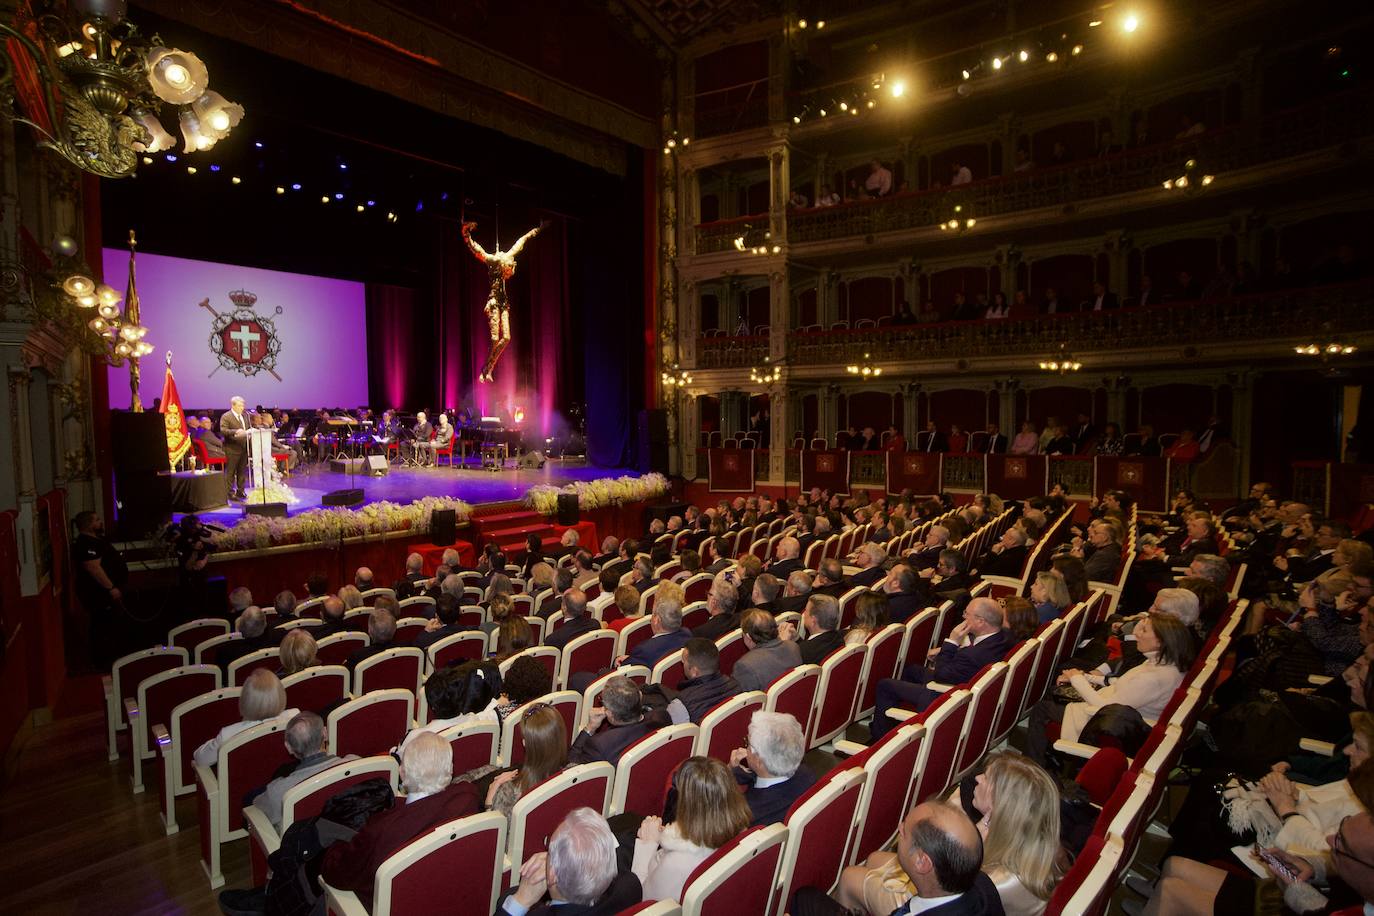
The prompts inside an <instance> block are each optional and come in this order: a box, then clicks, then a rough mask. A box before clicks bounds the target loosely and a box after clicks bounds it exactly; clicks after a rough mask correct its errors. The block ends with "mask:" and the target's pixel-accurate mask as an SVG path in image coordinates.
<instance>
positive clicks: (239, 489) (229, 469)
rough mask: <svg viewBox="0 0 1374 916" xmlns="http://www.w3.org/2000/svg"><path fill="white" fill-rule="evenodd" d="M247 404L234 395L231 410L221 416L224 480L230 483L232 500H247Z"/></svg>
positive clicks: (220, 432)
mask: <svg viewBox="0 0 1374 916" xmlns="http://www.w3.org/2000/svg"><path fill="white" fill-rule="evenodd" d="M246 406H247V404H246V402H245V401H244V400H243V398H241V397H239V396H238V395H234V396H233V397H232V398H230V399H229V409H228V410H226V411H225V412H224V413H222V414H220V418H219V435H220V438H221V439H223V440H224V478H225V480H227V481H228V483H229V498H230V499H247V498H248V488H247V487H246V486H245V485H244V484H245V482H246V479H247V476H248V416H247V414H245V413H244V409H245V408H246Z"/></svg>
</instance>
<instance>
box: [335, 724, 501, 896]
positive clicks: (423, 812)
mask: <svg viewBox="0 0 1374 916" xmlns="http://www.w3.org/2000/svg"><path fill="white" fill-rule="evenodd" d="M401 782H402V784H403V785H404V786H405V790H406V796H405V798H398V799H397V800H396V803H395V804H394V805H392V806H391V807H390V808H388V809H386V810H385V811H379V812H377V813H376V814H374V815H372V816H371V817H370V818H368V820H367V823H366V824H364V825H363V829H361V830H359V831H358V832H357V834H356V835H355V836H354V837H353V839H351V840H349V841H347V842H344V841H342V840H340V841H339V842H336V843H334V844H333V845H332V846H330V847H329V849H328V851H326V852H325V854H324V859H323V861H322V863H321V865H320V877H321V878H323V879H324V880H325V881H327V882H328V883H329V885H330V886H331V887H337V888H340V889H342V890H349V891H353V892H354V893H356V894H357V895H358V898H359V899H360V900H361V901H362V904H363V906H364V907H366V908H367V909H368V910H371V909H372V890H373V884H374V882H375V881H376V878H377V869H378V867H379V866H380V865H381V864H382V863H383V862H385V861H386V860H387V858H388V857H389V856H391V854H392V853H394V852H396V851H397V850H398V849H400V848H401V847H402V846H404V845H406V844H407V843H409V842H410V841H411V840H413V839H415V838H416V837H418V836H420V835H421V834H424V833H428V832H429V831H430V830H431V829H433V828H434V827H437V826H439V825H440V824H446V823H448V822H449V821H452V820H457V819H458V818H460V817H466V816H467V815H469V814H476V813H477V812H479V811H481V810H482V804H481V799H480V798H479V797H478V795H477V792H476V791H475V790H474V789H473V787H472V783H470V782H453V751H452V749H451V748H450V747H449V744H448V742H447V741H445V740H444V739H443V738H440V737H439V736H438V735H436V734H435V733H433V732H421V733H420V734H417V735H416V736H415V737H414V738H412V739H411V740H410V743H409V744H407V745H406V749H405V753H404V754H402V755H401ZM450 783H452V784H451V785H450Z"/></svg>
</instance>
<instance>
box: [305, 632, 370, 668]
mask: <svg viewBox="0 0 1374 916" xmlns="http://www.w3.org/2000/svg"><path fill="white" fill-rule="evenodd" d="M367 644H368V638H367V634H366V633H335V634H334V635H333V636H326V637H325V638H324V639H321V640H320V641H319V642H317V643H316V644H315V660H316V661H318V662H319V663H320V664H321V665H342V664H343V663H344V662H346V661H348V658H349V656H350V655H352V654H353V653H354V652H357V651H358V650H359V649H361V648H363V647H364V646H366V645H367Z"/></svg>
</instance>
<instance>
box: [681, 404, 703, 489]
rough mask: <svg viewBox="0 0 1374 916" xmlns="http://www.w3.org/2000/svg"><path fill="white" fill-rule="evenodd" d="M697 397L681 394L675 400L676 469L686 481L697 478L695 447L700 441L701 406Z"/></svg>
mask: <svg viewBox="0 0 1374 916" xmlns="http://www.w3.org/2000/svg"><path fill="white" fill-rule="evenodd" d="M697 398H698V396H697V395H696V394H693V393H692V392H690V391H684V392H681V393H680V394H679V395H678V399H677V414H678V426H677V430H678V435H677V446H678V447H677V453H676V454H677V456H678V469H677V471H676V473H679V474H681V475H682V476H683V477H685V478H687V479H688V480H695V479H696V476H697V445H698V443H699V442H700V441H701V432H700V431H701V406H700V403H699V401H698V400H697Z"/></svg>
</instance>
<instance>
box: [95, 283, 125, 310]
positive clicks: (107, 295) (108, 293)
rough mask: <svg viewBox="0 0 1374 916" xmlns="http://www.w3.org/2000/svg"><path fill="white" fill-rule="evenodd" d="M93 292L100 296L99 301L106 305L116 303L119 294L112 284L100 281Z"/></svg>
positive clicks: (117, 302)
mask: <svg viewBox="0 0 1374 916" xmlns="http://www.w3.org/2000/svg"><path fill="white" fill-rule="evenodd" d="M95 294H96V295H97V296H99V297H100V301H101V302H103V303H105V304H106V305H118V304H119V299H120V295H119V293H118V292H116V291H115V288H114V287H112V286H107V285H106V284H104V283H102V284H100V285H99V286H97V287H96V290H95Z"/></svg>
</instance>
